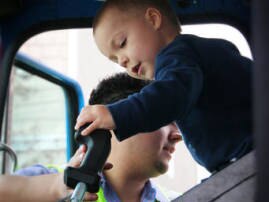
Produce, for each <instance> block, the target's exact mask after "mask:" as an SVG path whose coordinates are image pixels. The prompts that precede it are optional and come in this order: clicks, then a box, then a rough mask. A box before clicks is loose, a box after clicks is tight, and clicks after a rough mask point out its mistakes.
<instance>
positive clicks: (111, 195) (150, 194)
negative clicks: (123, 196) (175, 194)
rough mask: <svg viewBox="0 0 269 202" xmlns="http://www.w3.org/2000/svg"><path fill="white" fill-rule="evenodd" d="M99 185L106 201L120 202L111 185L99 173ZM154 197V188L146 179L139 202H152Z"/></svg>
mask: <svg viewBox="0 0 269 202" xmlns="http://www.w3.org/2000/svg"><path fill="white" fill-rule="evenodd" d="M100 184H101V187H102V189H103V191H104V195H105V198H106V200H107V201H113V202H120V199H119V197H118V195H117V193H116V192H115V191H114V190H113V188H112V186H111V185H110V184H109V182H108V181H107V180H106V178H105V176H104V175H103V174H102V175H101V181H100ZM155 198H156V190H155V188H154V187H153V186H152V184H151V182H150V181H147V182H146V184H145V187H144V189H143V192H142V195H141V200H140V201H141V202H154V201H155Z"/></svg>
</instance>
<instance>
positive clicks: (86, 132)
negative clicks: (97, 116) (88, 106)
mask: <svg viewBox="0 0 269 202" xmlns="http://www.w3.org/2000/svg"><path fill="white" fill-rule="evenodd" d="M95 129H97V122H96V121H94V122H92V123H91V124H90V125H89V126H88V127H87V128H86V129H84V130H83V131H82V132H81V135H84V136H85V135H89V134H90V133H91V132H92V131H94V130H95Z"/></svg>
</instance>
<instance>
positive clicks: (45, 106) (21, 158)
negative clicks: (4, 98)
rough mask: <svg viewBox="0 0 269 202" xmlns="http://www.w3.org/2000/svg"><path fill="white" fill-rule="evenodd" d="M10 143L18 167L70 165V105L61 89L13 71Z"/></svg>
mask: <svg viewBox="0 0 269 202" xmlns="http://www.w3.org/2000/svg"><path fill="white" fill-rule="evenodd" d="M7 106H8V109H7V110H8V115H9V116H8V117H9V118H8V136H7V143H8V145H10V146H11V147H12V148H13V149H14V150H15V152H16V154H17V156H18V167H17V168H21V167H25V166H29V165H33V164H36V163H40V164H43V165H46V164H63V163H64V162H66V141H65V140H66V134H67V133H66V103H65V94H64V90H63V88H62V87H61V86H58V85H56V84H54V83H52V82H50V81H47V80H45V79H44V78H41V77H39V76H37V75H34V74H31V73H29V72H27V71H25V70H23V69H20V67H18V66H14V67H13V73H12V76H11V82H10V90H9V99H8V105H7Z"/></svg>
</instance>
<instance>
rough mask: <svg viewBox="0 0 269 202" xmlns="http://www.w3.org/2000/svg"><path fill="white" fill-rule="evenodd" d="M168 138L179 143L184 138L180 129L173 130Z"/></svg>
mask: <svg viewBox="0 0 269 202" xmlns="http://www.w3.org/2000/svg"><path fill="white" fill-rule="evenodd" d="M168 140H169V141H170V142H173V143H178V142H180V141H181V140H182V136H181V134H180V132H179V131H172V132H171V133H170V134H169V136H168Z"/></svg>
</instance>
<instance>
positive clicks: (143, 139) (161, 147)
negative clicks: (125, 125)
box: [111, 123, 181, 178]
mask: <svg viewBox="0 0 269 202" xmlns="http://www.w3.org/2000/svg"><path fill="white" fill-rule="evenodd" d="M180 140H181V134H180V132H179V130H178V128H177V126H176V124H174V123H171V124H169V125H166V126H164V127H162V128H160V129H158V130H156V131H153V132H150V133H140V134H136V135H134V136H132V137H130V138H128V139H126V140H124V141H122V142H120V143H116V145H115V147H114V148H113V146H114V145H112V152H111V153H112V155H114V154H116V156H115V162H121V164H122V162H124V166H125V167H126V168H127V167H129V169H130V168H131V169H130V172H133V174H136V175H137V176H142V177H144V178H149V177H155V176H158V175H160V174H163V173H165V172H166V171H167V170H168V164H169V161H170V160H171V157H172V154H173V153H174V151H175V146H176V144H177V143H178V142H179V141H180ZM114 143H115V142H114ZM114 152H116V153H114ZM113 164H114V165H115V167H116V166H117V165H116V163H114V162H113ZM120 166H121V168H122V167H123V166H122V165H120Z"/></svg>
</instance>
